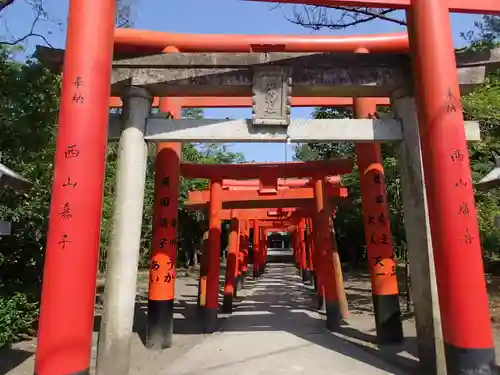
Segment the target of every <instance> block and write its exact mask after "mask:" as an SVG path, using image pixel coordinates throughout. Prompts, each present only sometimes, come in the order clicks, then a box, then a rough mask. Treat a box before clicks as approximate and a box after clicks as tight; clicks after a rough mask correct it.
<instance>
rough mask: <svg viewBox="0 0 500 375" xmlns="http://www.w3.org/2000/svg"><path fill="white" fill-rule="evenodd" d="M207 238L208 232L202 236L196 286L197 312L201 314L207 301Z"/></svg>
mask: <svg viewBox="0 0 500 375" xmlns="http://www.w3.org/2000/svg"><path fill="white" fill-rule="evenodd" d="M208 236H209V231H208V230H207V231H205V233H204V234H203V244H202V249H201V250H202V254H201V262H200V279H199V285H198V308H199V309H198V311H199V312H200V313H201V312H202V311H203V308H204V307H205V304H206V301H207V272H208V254H209V249H208V246H209V244H208Z"/></svg>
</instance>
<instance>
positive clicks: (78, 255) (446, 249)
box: [35, 0, 496, 375]
mask: <svg viewBox="0 0 500 375" xmlns="http://www.w3.org/2000/svg"><path fill="white" fill-rule="evenodd" d="M115 3H116V2H115V1H113V0H109V1H102V0H72V1H71V2H70V10H69V24H68V33H67V41H66V55H65V62H64V69H63V76H64V79H63V84H62V94H61V106H60V113H59V129H58V135H57V147H56V155H55V170H54V180H53V186H52V201H51V209H50V225H49V231H48V239H47V251H46V262H45V268H44V271H45V272H44V283H43V290H42V305H41V313H40V320H39V331H38V346H37V354H36V367H35V372H36V373H37V374H39V375H48V374H51V375H53V374H76V373H86V372H87V371H88V367H89V362H90V347H91V339H92V335H91V332H92V326H93V311H92V309H90V308H89V306H93V304H94V294H95V283H96V269H97V257H98V247H99V235H100V219H101V207H102V190H103V182H104V168H103V166H104V163H105V160H106V145H107V122H108V103H109V94H110V89H109V86H108V85H103V84H102V82H109V81H110V77H111V63H110V62H111V60H112V51H113V32H114V20H115V6H116V4H115ZM407 14H408V15H409V24H410V28H409V31H410V44H411V48H412V53H413V62H414V82H416V94H417V95H416V96H417V105H418V114H419V126H420V136H421V145H422V152H423V162H424V170H425V178H426V183H427V199H428V208H429V217H430V225H431V233H432V239H433V249H434V253H435V263H436V274H437V278H438V280H439V281H438V282H439V283H440V288H439V300H440V306H441V311H442V323H443V336H444V341H445V346H446V356H447V364H448V365H447V366H448V374H449V375H455V374H463V373H470V374H473V373H474V374H476V373H480V372H481V373H484V374H486V373H487V374H493V373H496V369H495V368H496V367H495V356H494V349H493V348H494V345H493V335H492V330H491V322H490V316H489V309H488V297H487V294H486V288H485V281H484V270H483V264H482V257H481V248H480V243H479V231H478V225H477V213H476V209H475V200H474V195H473V190H472V179H471V171H470V168H469V156H468V151H467V144H466V138H465V133H464V122H463V114H462V110H461V106H460V103H459V102H458V101H459V99H458V98H460V91H459V86H458V79H457V76H456V72H455V66H456V62H455V56H454V54H453V43H452V34H451V29H450V23H449V14H448V9H447V6H446V4H445V3H444V2H439V1H435V0H419V1H412V2H411V4H410V5H409V9H408V12H407ZM88 45H92V47H93V48H92V49H90V50H89V49H87V48H86V46H88ZM76 91H78V94H80V95H83V96H85V98H86V99H85V102H84V103H83V104H81V105H79V106H75V105H74V101H73V100H72V99H73V97H74V95H75V92H76ZM455 102H456V103H455ZM450 103H454V108H455V110H454V111H451V112H450V111H448V112H446V111H445V110H444V109H445V108H447V107H449V104H450ZM89 124H92V126H89ZM75 147H78V157H69V156H71V155H75V153H74V148H75ZM70 148H71V150H73V152H72V153H68V150H69V149H70ZM457 181H462V182H463V183H462V184H460V186H459V187H458V188H457ZM68 201H72V202H73V213H74V215H73V216H74V217H75V219H74V220H73V221H72V223H71V228H70V227H69V225H70V224H69V223H65V222H63V221H60V220H58V212H59V210H60V207H62V206H64V204H65V202H68ZM464 206H466V207H467V210H466V211H465V212H464V210H463V209H461V208H462V207H464ZM74 228H79V230H74ZM69 233H70V234H71V237H70V236H69ZM68 244H71V248H70V250H67V251H62V250H61V246H63V245H65V246H66V245H68ZM68 247H69V246H68ZM68 264H77V265H78V267H68V266H67V265H68ZM464 270H467V277H464V276H463V272H464ZM71 280H73V281H71ZM74 280H78V282H76V281H74ZM70 281H71V282H70ZM469 291H472V292H469ZM471 307H473V308H471Z"/></svg>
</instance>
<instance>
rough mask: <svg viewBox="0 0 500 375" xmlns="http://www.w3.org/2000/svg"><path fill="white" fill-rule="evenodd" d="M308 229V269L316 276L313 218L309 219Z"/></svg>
mask: <svg viewBox="0 0 500 375" xmlns="http://www.w3.org/2000/svg"><path fill="white" fill-rule="evenodd" d="M306 223H307V229H306V233H307V234H306V245H307V261H308V269H309V272H310V274H311V277H312V275H313V274H314V260H313V245H314V242H313V236H312V220H311V218H310V217H309V218H307V221H306Z"/></svg>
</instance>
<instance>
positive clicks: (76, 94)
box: [71, 76, 85, 104]
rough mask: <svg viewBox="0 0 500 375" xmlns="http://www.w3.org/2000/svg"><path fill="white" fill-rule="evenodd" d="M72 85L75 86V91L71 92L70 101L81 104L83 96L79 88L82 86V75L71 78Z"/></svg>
mask: <svg viewBox="0 0 500 375" xmlns="http://www.w3.org/2000/svg"><path fill="white" fill-rule="evenodd" d="M73 86H75V87H76V91H75V92H74V93H73V97H72V98H71V101H72V102H73V103H76V104H83V103H84V102H85V98H84V96H83V95H82V94H81V93H80V88H82V87H83V86H84V83H83V77H81V76H77V77H75V79H74V80H73Z"/></svg>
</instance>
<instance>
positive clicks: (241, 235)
mask: <svg viewBox="0 0 500 375" xmlns="http://www.w3.org/2000/svg"><path fill="white" fill-rule="evenodd" d="M244 227H245V220H240V226H239V228H238V256H237V261H238V263H237V266H236V283H235V284H236V286H235V293H234V295H235V296H237V294H238V292H239V291H240V289H241V287H242V281H241V277H242V274H241V269H242V267H243V246H245V239H244Z"/></svg>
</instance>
